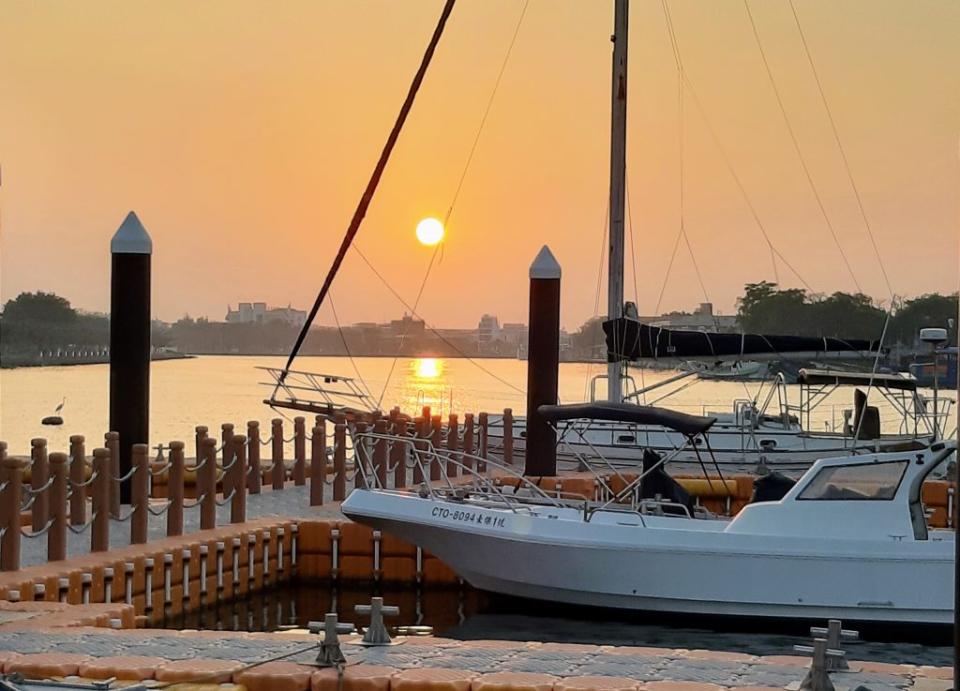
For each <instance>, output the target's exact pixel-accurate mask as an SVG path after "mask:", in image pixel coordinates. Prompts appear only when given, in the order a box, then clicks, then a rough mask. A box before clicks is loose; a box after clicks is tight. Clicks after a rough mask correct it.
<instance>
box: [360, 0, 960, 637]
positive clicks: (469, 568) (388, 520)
mask: <svg viewBox="0 0 960 691" xmlns="http://www.w3.org/2000/svg"><path fill="white" fill-rule="evenodd" d="M627 12H628V0H615V32H614V51H613V53H614V59H613V67H614V78H613V104H614V116H613V134H614V136H613V147H612V148H613V156H612V160H613V166H612V172H613V175H612V185H611V190H612V194H611V196H612V198H613V199H614V201H615V202H616V200H617V199H619V201H620V204H619V205H618V204H617V203H614V204H612V205H611V208H612V213H613V215H612V218H611V221H612V223H611V229H612V232H611V235H612V236H613V240H612V242H611V267H612V268H613V266H614V264H615V263H616V262H618V261H622V252H620V253H619V256H618V243H617V236H619V238H620V239H621V240H622V230H623V224H622V217H618V214H617V210H618V209H619V210H622V196H620V195H622V190H623V177H622V173H623V148H622V145H623V136H624V129H623V127H624V125H625V118H624V115H625V98H626V88H625V80H626V46H627ZM619 250H622V245H620V246H619ZM613 273H615V272H614V271H611V274H613ZM621 297H622V282H621V283H620V284H619V285H617V281H616V278H614V280H613V281H611V290H610V311H611V314H610V321H608V324H607V334H608V347H609V346H612V347H611V348H610V349H611V350H612V351H613V352H614V353H621V354H626V355H630V352H628V351H627V349H626V347H625V346H627V345H630V344H631V343H632V344H633V345H630V347H632V348H636V347H640V348H642V347H644V346H643V343H647V344H658V343H660V339H658V338H654V339H652V340H645V339H643V338H638V339H631V338H630V337H629V336H630V334H632V333H634V331H635V332H636V333H637V334H647V335H653V332H650V331H647V330H645V329H644V328H643V325H640V324H630V323H629V321H628V320H625V318H624V316H623V314H622V313H621V307H620V305H621ZM631 329H633V330H634V331H631ZM611 334H613V338H612V339H611V338H610V336H611ZM657 335H658V336H663V334H657ZM666 336H667V338H668V339H669V337H670V336H671V335H670V334H667V335H666ZM738 338H740V337H738ZM611 341H612V342H611ZM741 341H742V342H741V345H740V347H741V348H742V349H743V350H744V351H746V350H749V349H753V348H757V349H760V348H764V347H770V346H771V344H769V343H767V344H764V343H763V342H762V341H761V342H757V343H753V342H752V340H751V341H750V342H748V339H745V338H741ZM677 345H679V343H678V344H677ZM717 345H719V343H718V344H717ZM796 345H802V346H804V347H806V346H808V345H810V344H807V343H802V344H799V343H798V344H796ZM829 345H830V344H829V343H825V344H823V347H827V346H829ZM871 345H872V344H871ZM607 376H608V380H609V389H610V401H609V402H603V403H600V402H598V403H587V404H579V405H572V406H570V405H568V406H564V405H546V406H541V407H540V408H539V409H538V413H539V414H540V415H541V416H543V418H544V419H546V420H548V421H549V422H550V423H551V424H553V425H554V426H555V427H556V428H557V429H558V430H559V429H560V427H561V426H563V425H566V424H569V423H574V422H576V421H584V420H585V421H587V422H602V423H613V424H617V425H642V426H647V427H650V428H658V429H663V430H667V431H669V432H670V433H673V434H676V435H678V437H680V438H682V439H684V440H686V444H687V445H688V446H692V447H696V446H697V443H696V442H697V440H698V439H702V438H704V436H705V435H706V434H708V433H709V432H710V431H711V429H712V428H713V427H714V426H715V425H716V424H717V422H718V421H717V419H716V418H715V417H711V416H704V417H700V416H691V415H686V414H683V413H678V412H676V411H670V410H664V409H660V408H654V407H649V406H640V405H628V404H624V403H622V399H623V397H624V396H623V393H624V392H623V390H622V383H623V379H622V372H621V363H620V360H619V359H618V358H612V359H611V362H610V366H609V370H608V374H607ZM817 376H821V377H829V376H831V375H830V374H829V373H820V374H818V375H817ZM377 441H378V435H376V434H369V433H364V434H361V435H359V437H358V439H357V440H356V442H355V443H359V444H372V443H375V442H377ZM390 442H391V443H408V444H409V448H408V450H407V452H406V458H407V462H412V463H413V464H415V465H418V466H419V467H420V471H421V473H422V475H421V476H426V477H429V474H428V466H429V467H433V464H435V463H436V462H437V456H438V454H439V455H441V456H442V457H443V458H444V462H440V463H438V465H439V469H440V471H441V473H442V476H441V480H440V482H435V483H426V482H424V483H423V484H421V485H420V486H419V487H417V488H414V489H412V490H397V489H390V488H388V487H385V486H383V485H381V484H380V483H379V482H378V480H377V476H376V474H375V473H374V472H372V470H371V469H370V468H367V467H366V466H365V465H364V463H363V462H361V463H359V464H358V473H360V479H361V485H362V486H361V487H358V488H357V489H356V490H354V491H353V492H352V493H351V494H350V496H349V497H348V498H347V500H346V501H345V502H344V503H343V504H342V510H343V513H344V514H345V515H347V516H348V517H350V518H351V519H353V520H355V521H359V522H362V523H365V524H367V525H370V526H372V527H374V528H378V529H381V530H384V531H386V532H389V533H391V534H393V535H397V536H399V537H401V538H403V539H406V540H409V541H411V542H413V543H415V544H417V545H419V546H421V547H423V548H425V549H427V550H429V551H430V552H431V553H433V554H435V555H436V556H437V557H439V558H440V559H442V560H443V561H444V562H445V563H447V564H448V565H450V566H451V567H452V568H453V569H454V570H455V571H456V572H457V573H458V574H460V575H461V576H462V577H463V578H464V579H465V580H466V581H467V582H469V583H470V584H471V585H473V586H475V587H478V588H483V589H486V590H490V591H493V592H498V593H505V594H509V595H516V596H523V597H529V598H536V599H541V600H547V601H551V602H564V603H573V604H581V605H591V606H603V607H616V608H624V609H635V610H648V611H656V612H682V613H696V614H714V615H734V616H753V617H777V618H799V619H824V618H828V617H829V618H843V619H844V620H845V621H846V620H852V621H862V622H884V623H887V622H896V623H910V624H941V625H942V624H949V623H951V622H952V620H953V619H952V617H953V598H954V595H953V588H952V583H953V574H954V549H955V544H956V543H955V537H954V532H953V531H938V530H932V529H929V528H928V525H927V522H926V517H925V515H924V507H923V505H922V495H921V488H922V485H923V482H924V480H925V479H926V478H927V477H928V476H929V475H930V473H931V472H932V471H933V470H934V469H935V468H937V467H938V466H940V465H942V464H943V463H944V462H946V461H947V460H948V459H949V458H951V457H952V456H954V455H955V453H956V444H955V443H954V442H943V441H937V442H935V443H933V444H931V445H929V446H927V447H925V448H919V449H913V450H901V451H896V452H887V453H884V452H871V453H862V454H858V455H850V454H844V455H841V456H838V457H834V458H821V459H820V460H818V461H816V462H815V463H814V464H813V465H812V467H810V468H809V469H808V470H807V471H806V472H805V473H804V474H803V476H802V477H801V478H800V479H799V481H797V482H796V484H795V485H794V486H793V487H792V488H790V489H789V490H788V491H787V492H786V493H785V494H784V495H783V496H782V497H781V498H780V499H778V500H775V501H762V502H753V503H750V504H748V505H747V506H745V507H744V508H743V509H742V510H741V511H740V512H739V514H738V515H737V516H736V517H734V518H732V519H718V518H715V517H711V516H704V515H701V514H698V513H697V512H696V511H695V510H691V508H692V507H691V506H690V504H689V503H688V502H686V501H685V500H684V498H683V496H682V494H679V493H678V494H675V495H672V494H670V492H669V490H671V489H676V483H675V481H672V479H671V478H670V477H669V476H668V475H666V474H665V473H663V467H664V466H665V464H666V463H668V462H669V461H671V460H673V459H675V458H676V456H677V455H678V454H679V451H680V450H679V449H674V450H673V451H672V452H670V453H668V454H667V455H666V456H660V455H658V454H656V453H653V454H652V455H650V456H648V458H649V460H650V464H649V465H647V464H645V465H644V466H643V471H642V472H641V473H640V474H639V475H638V476H637V477H636V478H635V479H633V480H632V481H630V482H628V483H627V484H626V486H625V487H624V488H623V489H621V490H620V491H617V492H611V493H610V495H609V496H608V497H607V498H606V499H605V500H603V501H596V500H593V499H591V498H589V497H573V496H562V495H560V494H559V493H557V494H550V493H547V492H545V491H544V490H543V489H542V488H540V487H539V486H538V485H537V484H536V483H534V482H532V481H531V480H530V479H528V478H525V477H523V476H522V475H520V474H518V473H516V471H514V470H513V469H511V468H509V467H507V466H497V467H496V468H495V469H494V470H493V471H487V472H481V471H479V470H478V469H477V468H478V465H477V463H476V460H477V459H475V458H472V457H469V456H468V455H466V454H464V453H463V452H452V451H443V450H440V449H434V448H432V447H430V446H429V442H428V443H427V444H426V445H424V443H423V440H419V441H418V442H416V444H414V443H413V442H407V441H405V440H397V439H392V440H390ZM634 442H635V443H636V445H638V446H643V445H644V444H643V440H642V439H634ZM591 460H604V459H603V458H602V455H601V454H600V453H596V454H595V455H594V456H593V457H592V459H591ZM490 465H491V466H496V464H490ZM596 477H597V480H598V482H603V479H602V477H601V476H600V475H597V476H596ZM671 482H672V483H673V484H671ZM664 492H666V493H664ZM706 574H709V577H706V576H705V575H706Z"/></svg>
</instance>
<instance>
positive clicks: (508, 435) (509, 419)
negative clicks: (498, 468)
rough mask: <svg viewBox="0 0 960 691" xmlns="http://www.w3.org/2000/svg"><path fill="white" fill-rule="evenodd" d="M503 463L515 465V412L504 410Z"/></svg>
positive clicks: (508, 409)
mask: <svg viewBox="0 0 960 691" xmlns="http://www.w3.org/2000/svg"><path fill="white" fill-rule="evenodd" d="M503 462H504V463H505V464H507V465H513V410H512V409H510V408H504V409H503Z"/></svg>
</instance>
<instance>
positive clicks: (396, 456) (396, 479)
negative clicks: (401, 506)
mask: <svg viewBox="0 0 960 691" xmlns="http://www.w3.org/2000/svg"><path fill="white" fill-rule="evenodd" d="M392 431H393V444H391V445H390V463H391V465H393V486H394V487H396V488H397V489H401V488H403V487H406V486H407V453H408V451H409V449H410V446H409V443H408V442H407V423H406V422H404V421H403V420H402V419H400V418H399V417H397V418H396V419H395V420H394V421H393V430H392Z"/></svg>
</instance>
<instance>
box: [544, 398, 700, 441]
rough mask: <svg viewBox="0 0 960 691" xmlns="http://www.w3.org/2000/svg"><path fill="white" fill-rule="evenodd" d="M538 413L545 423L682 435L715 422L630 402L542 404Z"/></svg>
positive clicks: (694, 431)
mask: <svg viewBox="0 0 960 691" xmlns="http://www.w3.org/2000/svg"><path fill="white" fill-rule="evenodd" d="M537 412H538V413H539V414H540V415H542V416H543V417H544V418H545V419H546V420H547V421H548V422H563V421H565V420H609V421H611V422H631V423H636V424H640V425H661V426H663V427H666V428H668V429H672V430H673V431H675V432H680V433H681V434H686V435H694V434H701V433H703V432H706V431H707V430H708V429H710V428H711V427H712V426H713V423H715V422H716V421H717V418H715V417H700V416H699V415H687V414H686V413H678V412H677V411H675V410H668V409H667V408H656V407H654V406H646V405H634V404H633V403H608V402H599V403H574V404H571V405H542V406H540V407H539V408H537Z"/></svg>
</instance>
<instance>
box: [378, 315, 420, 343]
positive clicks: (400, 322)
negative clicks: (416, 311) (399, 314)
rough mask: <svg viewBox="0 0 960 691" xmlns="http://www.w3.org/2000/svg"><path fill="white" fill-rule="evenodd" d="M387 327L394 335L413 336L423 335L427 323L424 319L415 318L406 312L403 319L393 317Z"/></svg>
mask: <svg viewBox="0 0 960 691" xmlns="http://www.w3.org/2000/svg"><path fill="white" fill-rule="evenodd" d="M387 329H388V330H389V331H390V333H391V334H393V335H394V336H402V337H404V338H406V337H413V336H422V335H423V332H424V331H425V330H426V324H425V323H424V321H423V320H422V319H415V318H413V317H411V316H410V315H409V314H404V315H403V318H402V319H393V320H391V321H390V323H389V324H388V325H387Z"/></svg>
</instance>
